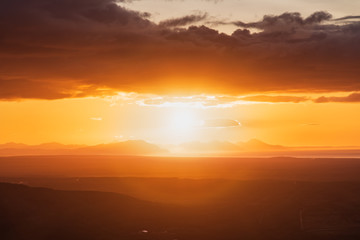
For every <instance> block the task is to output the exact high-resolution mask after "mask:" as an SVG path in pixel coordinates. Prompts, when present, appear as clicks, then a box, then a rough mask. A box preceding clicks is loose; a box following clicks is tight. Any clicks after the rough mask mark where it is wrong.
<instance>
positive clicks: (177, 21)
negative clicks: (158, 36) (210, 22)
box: [159, 13, 207, 27]
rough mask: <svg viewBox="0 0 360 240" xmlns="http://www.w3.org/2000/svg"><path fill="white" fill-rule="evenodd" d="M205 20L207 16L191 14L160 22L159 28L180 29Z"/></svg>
mask: <svg viewBox="0 0 360 240" xmlns="http://www.w3.org/2000/svg"><path fill="white" fill-rule="evenodd" d="M206 18H207V14H206V13H204V14H193V15H188V16H184V17H181V18H172V19H168V20H164V21H161V22H160V23H159V26H161V27H182V26H186V25H189V24H193V23H197V22H200V21H202V20H205V19H206Z"/></svg>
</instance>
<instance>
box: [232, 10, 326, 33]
mask: <svg viewBox="0 0 360 240" xmlns="http://www.w3.org/2000/svg"><path fill="white" fill-rule="evenodd" d="M331 18H332V15H331V14H329V13H327V12H315V13H313V14H312V15H310V16H309V17H307V18H303V17H302V16H301V14H300V13H297V12H290V13H283V14H281V15H279V16H273V15H265V16H264V18H263V20H262V21H259V22H251V23H244V22H241V21H238V22H234V23H233V24H235V25H236V26H238V27H244V28H257V29H263V30H274V29H277V28H280V29H283V28H284V27H286V28H294V27H303V26H306V25H314V24H319V23H321V22H323V21H326V20H330V19H331Z"/></svg>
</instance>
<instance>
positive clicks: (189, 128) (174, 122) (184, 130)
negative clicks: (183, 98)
mask: <svg viewBox="0 0 360 240" xmlns="http://www.w3.org/2000/svg"><path fill="white" fill-rule="evenodd" d="M200 125H201V121H200V120H199V119H198V118H197V116H196V114H195V113H194V112H192V111H190V110H185V109H177V110H175V111H173V112H172V113H171V116H170V121H169V131H170V132H169V134H175V135H189V134H191V133H192V132H194V131H195V128H196V127H198V126H200Z"/></svg>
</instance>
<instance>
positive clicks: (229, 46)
mask: <svg viewBox="0 0 360 240" xmlns="http://www.w3.org/2000/svg"><path fill="white" fill-rule="evenodd" d="M117 2H118V1H115V0H61V1H57V0H2V1H0V32H1V35H0V86H1V90H0V98H1V99H15V98H45V99H55V98H66V97H80V96H87V95H103V94H106V93H111V92H112V91H134V92H140V93H154V94H202V93H218V94H228V95H241V94H250V93H255V92H262V93H265V92H281V91H292V92H295V91H298V92H301V91H306V92H318V91H358V90H360V81H359V76H360V69H359V67H358V66H359V65H360V45H359V44H358V43H359V41H360V23H358V22H350V23H347V22H346V23H345V24H340V25H337V24H336V21H328V20H330V18H331V15H330V14H328V13H326V12H317V13H314V14H312V15H311V16H309V17H306V18H303V17H302V16H301V15H300V14H298V13H284V14H282V15H279V16H265V17H264V19H263V20H262V21H259V22H253V23H243V22H236V23H235V24H237V25H238V26H239V29H238V30H236V31H235V32H234V33H233V34H232V35H227V34H224V33H219V32H218V31H216V30H214V29H212V28H209V27H206V26H191V27H189V28H178V27H177V28H173V27H174V26H181V25H183V24H191V23H193V22H194V21H197V20H199V19H200V18H202V17H204V16H197V17H196V16H193V17H191V16H188V17H185V18H182V19H172V20H168V23H167V24H168V25H166V24H165V23H162V24H160V26H159V25H157V24H155V23H153V22H151V21H149V20H148V19H146V18H147V17H148V14H146V13H141V12H135V11H131V10H128V9H125V8H124V7H121V6H119V5H118V4H117ZM170 26H172V27H170ZM247 28H257V29H258V30H259V31H257V32H255V33H252V32H250V31H249V30H248V29H247ZM104 89H108V90H107V91H104Z"/></svg>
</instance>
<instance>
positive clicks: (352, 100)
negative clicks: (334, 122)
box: [314, 93, 360, 103]
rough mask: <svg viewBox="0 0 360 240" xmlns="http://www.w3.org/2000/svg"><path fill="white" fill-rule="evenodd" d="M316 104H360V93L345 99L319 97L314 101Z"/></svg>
mask: <svg viewBox="0 0 360 240" xmlns="http://www.w3.org/2000/svg"><path fill="white" fill-rule="evenodd" d="M314 102H316V103H327V102H339V103H358V102H360V93H352V94H350V95H348V96H345V97H325V96H322V97H319V98H317V99H315V100H314Z"/></svg>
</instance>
